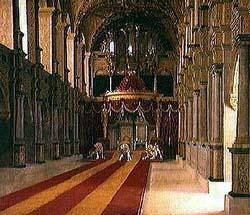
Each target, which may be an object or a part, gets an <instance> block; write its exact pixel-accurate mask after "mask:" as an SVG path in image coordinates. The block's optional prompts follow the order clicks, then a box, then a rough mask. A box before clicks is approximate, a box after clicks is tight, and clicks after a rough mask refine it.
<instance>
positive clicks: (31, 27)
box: [26, 0, 38, 63]
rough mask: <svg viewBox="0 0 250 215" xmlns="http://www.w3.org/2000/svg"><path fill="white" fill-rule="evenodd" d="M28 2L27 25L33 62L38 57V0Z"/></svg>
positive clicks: (30, 57)
mask: <svg viewBox="0 0 250 215" xmlns="http://www.w3.org/2000/svg"><path fill="white" fill-rule="evenodd" d="M26 2H27V25H28V26H27V27H28V35H27V36H28V41H29V45H28V53H29V54H28V58H29V60H30V61H31V62H32V63H37V61H36V60H37V59H36V52H37V50H36V49H37V48H38V47H37V41H36V40H37V37H36V34H37V32H36V30H37V26H36V24H37V23H36V19H37V18H38V17H37V16H36V10H37V8H36V1H35V0H29V1H26Z"/></svg>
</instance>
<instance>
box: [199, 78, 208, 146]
mask: <svg viewBox="0 0 250 215" xmlns="http://www.w3.org/2000/svg"><path fill="white" fill-rule="evenodd" d="M199 110H200V114H199V139H200V141H201V143H207V142H208V136H207V84H206V83H201V91H200V102H199Z"/></svg>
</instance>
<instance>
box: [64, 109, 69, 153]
mask: <svg viewBox="0 0 250 215" xmlns="http://www.w3.org/2000/svg"><path fill="white" fill-rule="evenodd" d="M64 144H65V147H64V153H65V155H66V156H70V155H71V144H70V139H69V109H68V107H66V108H65V110H64Z"/></svg>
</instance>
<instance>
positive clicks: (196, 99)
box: [193, 90, 200, 143]
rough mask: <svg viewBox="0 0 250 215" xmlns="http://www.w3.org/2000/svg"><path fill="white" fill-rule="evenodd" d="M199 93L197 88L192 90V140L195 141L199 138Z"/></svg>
mask: <svg viewBox="0 0 250 215" xmlns="http://www.w3.org/2000/svg"><path fill="white" fill-rule="evenodd" d="M199 95H200V91H199V90H196V91H194V92H193V141H194V142H195V143H197V141H198V140H199V121H198V118H199Z"/></svg>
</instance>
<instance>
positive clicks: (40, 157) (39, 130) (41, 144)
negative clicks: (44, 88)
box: [35, 101, 45, 163]
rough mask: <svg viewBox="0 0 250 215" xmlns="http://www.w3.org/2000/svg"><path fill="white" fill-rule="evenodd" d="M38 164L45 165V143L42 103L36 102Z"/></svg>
mask: <svg viewBox="0 0 250 215" xmlns="http://www.w3.org/2000/svg"><path fill="white" fill-rule="evenodd" d="M35 117H36V120H35V121H36V125H35V126H36V128H35V129H36V143H35V144H36V162H37V163H44V162H45V158H44V142H43V127H42V124H43V123H42V102H41V101H38V102H36V116H35Z"/></svg>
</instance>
